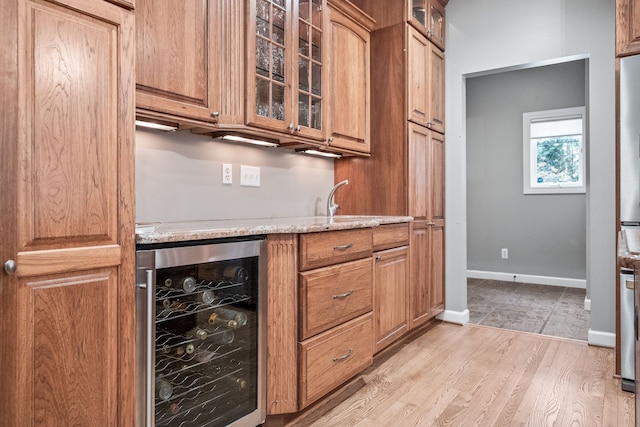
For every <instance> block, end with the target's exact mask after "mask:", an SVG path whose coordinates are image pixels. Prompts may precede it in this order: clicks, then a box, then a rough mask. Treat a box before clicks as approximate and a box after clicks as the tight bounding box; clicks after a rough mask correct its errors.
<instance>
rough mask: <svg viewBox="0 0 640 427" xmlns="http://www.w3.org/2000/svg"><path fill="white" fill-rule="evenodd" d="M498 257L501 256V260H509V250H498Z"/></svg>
mask: <svg viewBox="0 0 640 427" xmlns="http://www.w3.org/2000/svg"><path fill="white" fill-rule="evenodd" d="M500 255H501V256H502V259H509V249H507V248H502V249H501V250H500Z"/></svg>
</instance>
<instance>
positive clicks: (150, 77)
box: [136, 0, 217, 122]
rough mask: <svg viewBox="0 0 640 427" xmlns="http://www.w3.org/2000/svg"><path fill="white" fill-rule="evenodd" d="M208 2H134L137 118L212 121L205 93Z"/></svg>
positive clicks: (207, 92)
mask: <svg viewBox="0 0 640 427" xmlns="http://www.w3.org/2000/svg"><path fill="white" fill-rule="evenodd" d="M212 3H213V2H212V1H202V0H184V1H174V0H137V4H136V6H137V7H136V52H137V55H136V106H137V108H138V113H139V114H140V113H141V112H142V114H143V115H151V116H154V115H156V114H154V113H161V114H166V115H170V116H172V115H175V116H179V117H184V118H188V119H196V120H203V121H207V122H213V121H215V119H216V117H217V113H216V107H215V106H214V104H213V99H212V96H211V95H212V94H211V90H210V80H211V79H210V76H209V70H210V69H211V68H212V67H211V64H210V62H209V61H212V60H216V59H217V56H216V55H215V53H214V52H212V51H211V44H210V40H211V34H210V31H209V19H210V17H211V16H212V10H211V9H212Z"/></svg>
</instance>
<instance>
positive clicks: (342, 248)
mask: <svg viewBox="0 0 640 427" xmlns="http://www.w3.org/2000/svg"><path fill="white" fill-rule="evenodd" d="M352 247H353V243H347V244H346V245H340V246H334V247H333V250H334V251H346V250H347V249H349V248H352Z"/></svg>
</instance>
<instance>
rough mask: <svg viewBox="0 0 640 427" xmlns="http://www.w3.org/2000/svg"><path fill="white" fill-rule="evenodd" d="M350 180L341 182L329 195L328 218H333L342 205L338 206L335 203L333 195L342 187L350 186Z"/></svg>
mask: <svg viewBox="0 0 640 427" xmlns="http://www.w3.org/2000/svg"><path fill="white" fill-rule="evenodd" d="M348 183H349V180H348V179H345V180H344V181H341V182H339V183H337V184H336V185H335V186H334V187H333V188H332V189H331V192H330V193H329V198H328V199H327V216H328V217H330V218H333V217H334V216H335V214H336V210H338V208H339V207H340V205H338V204H336V203H335V202H334V201H333V195H334V194H335V193H336V190H337V189H338V188H340V187H342V186H343V185H345V184H348Z"/></svg>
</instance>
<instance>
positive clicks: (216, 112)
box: [211, 111, 220, 118]
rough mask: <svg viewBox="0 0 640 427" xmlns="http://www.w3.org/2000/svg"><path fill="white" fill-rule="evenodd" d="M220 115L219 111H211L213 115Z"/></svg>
mask: <svg viewBox="0 0 640 427" xmlns="http://www.w3.org/2000/svg"><path fill="white" fill-rule="evenodd" d="M219 115H220V112H218V111H214V112H213V113H211V117H216V118H217V117H218V116H219Z"/></svg>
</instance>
